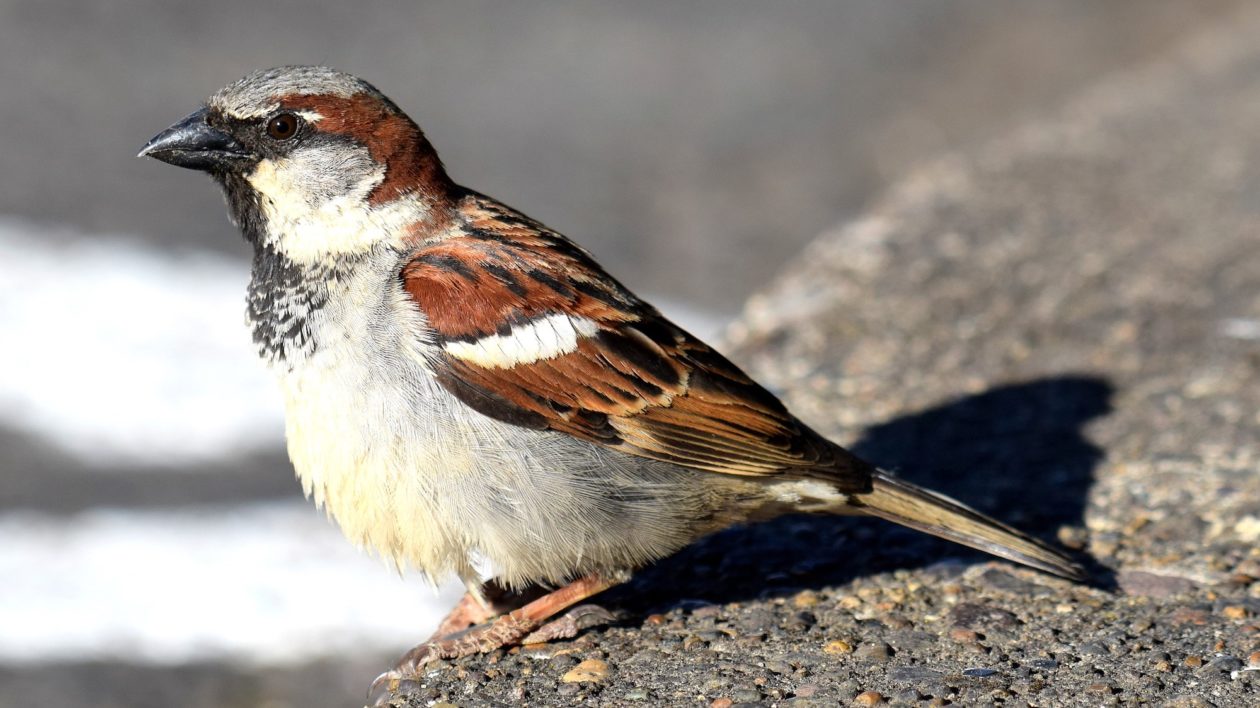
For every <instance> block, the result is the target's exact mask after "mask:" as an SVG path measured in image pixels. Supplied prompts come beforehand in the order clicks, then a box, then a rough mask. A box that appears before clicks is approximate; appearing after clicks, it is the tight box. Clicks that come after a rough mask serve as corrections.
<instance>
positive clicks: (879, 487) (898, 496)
mask: <svg viewBox="0 0 1260 708" xmlns="http://www.w3.org/2000/svg"><path fill="white" fill-rule="evenodd" d="M850 503H851V504H852V505H853V506H856V507H858V508H860V509H861V510H862V511H863V512H865V513H868V514H870V515H872V516H878V517H879V518H881V519H887V520H889V521H892V522H895V523H898V524H901V525H902V526H908V527H910V528H912V529H916V530H918V531H923V532H926V533H930V534H932V535H933V536H940V537H941V538H944V539H947V540H950V541H954V542H955V543H961V544H963V545H964V546H970V547H972V548H975V549H978V550H981V551H985V552H987V553H992V554H993V555H995V556H1000V557H1002V558H1006V559H1007V560H1012V561H1015V562H1016V563H1023V564H1024V565H1028V566H1032V567H1033V568H1037V569H1040V570H1044V571H1046V572H1047V573H1052V574H1054V575H1058V576H1060V577H1064V578H1068V579H1070V580H1085V579H1086V575H1085V571H1084V569H1082V568H1081V566H1079V565H1077V564H1076V563H1074V562H1073V561H1072V560H1071V559H1069V558H1068V557H1067V556H1066V555H1064V554H1063V552H1061V551H1059V550H1056V549H1054V548H1052V547H1050V546H1049V545H1047V544H1045V543H1042V542H1041V541H1039V540H1037V539H1035V538H1033V537H1032V536H1029V535H1028V534H1025V533H1023V532H1021V531H1017V530H1015V529H1013V528H1011V527H1010V526H1007V525H1006V524H1004V523H1002V522H1000V521H997V520H996V519H992V518H989V517H988V516H985V515H984V514H981V513H980V512H978V511H976V510H975V509H972V508H970V507H968V506H966V505H964V504H962V503H960V502H957V501H954V500H953V499H950V498H949V497H947V496H944V495H942V494H937V493H935V492H931V491H928V490H926V489H923V488H922V487H919V486H916V485H914V484H911V483H910V482H907V481H905V480H901V479H897V478H896V477H893V476H892V475H889V474H887V473H885V472H882V471H877V472H876V473H875V475H874V477H873V489H872V491H871V492H870V493H868V494H860V495H854V496H852V497H850Z"/></svg>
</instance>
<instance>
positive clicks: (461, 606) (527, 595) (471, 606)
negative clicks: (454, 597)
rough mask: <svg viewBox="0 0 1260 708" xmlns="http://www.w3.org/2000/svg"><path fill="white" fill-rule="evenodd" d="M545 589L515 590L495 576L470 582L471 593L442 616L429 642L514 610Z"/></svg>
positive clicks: (465, 595)
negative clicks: (507, 586) (473, 582)
mask: <svg viewBox="0 0 1260 708" xmlns="http://www.w3.org/2000/svg"><path fill="white" fill-rule="evenodd" d="M543 592H544V591H543V590H541V589H535V588H531V589H529V590H525V591H523V592H513V591H511V590H508V589H507V588H504V587H503V586H502V585H500V584H499V583H498V582H496V581H495V580H493V579H491V580H487V581H486V582H484V583H482V584H481V585H479V586H478V585H469V586H468V592H466V593H464V596H463V597H461V598H460V599H459V602H458V603H457V604H456V605H455V607H454V608H453V609H452V610H451V611H450V612H449V613H447V615H446V617H444V618H443V619H442V621H441V622H440V623H439V624H438V626H437V629H436V630H434V631H433V634H432V635H431V636H430V637H429V639H428V641H430V642H434V641H437V640H439V639H444V638H446V637H449V636H451V635H453V634H457V633H459V632H463V631H464V630H466V629H468V628H469V627H472V626H473V625H478V624H481V623H482V622H485V621H487V620H491V619H494V618H495V617H498V616H499V615H501V614H503V613H504V612H511V611H512V610H515V609H517V608H518V607H521V606H522V605H524V604H525V603H527V602H529V601H530V600H533V599H535V598H537V597H539V596H540V595H542V594H543Z"/></svg>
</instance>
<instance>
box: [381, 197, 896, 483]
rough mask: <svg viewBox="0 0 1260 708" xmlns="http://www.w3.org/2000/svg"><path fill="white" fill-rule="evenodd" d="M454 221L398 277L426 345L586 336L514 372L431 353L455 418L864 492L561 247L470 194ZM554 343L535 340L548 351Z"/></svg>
mask: <svg viewBox="0 0 1260 708" xmlns="http://www.w3.org/2000/svg"><path fill="white" fill-rule="evenodd" d="M463 219H464V221H463V222H462V223H463V227H462V230H461V231H460V232H458V233H457V234H456V235H454V236H453V237H451V238H447V239H445V240H442V241H439V242H437V243H434V244H430V245H427V246H425V247H422V248H420V249H418V250H417V252H416V253H415V254H414V256H413V258H412V260H411V261H410V263H409V264H408V265H407V266H406V267H405V268H404V269H403V272H402V277H403V284H404V287H405V288H406V290H407V292H408V293H409V294H410V295H411V296H412V298H413V299H414V300H415V301H416V303H417V304H418V305H419V306H420V308H421V310H422V311H423V312H424V313H425V315H426V317H427V318H428V320H429V324H430V326H431V327H432V328H433V330H434V331H435V333H436V335H437V337H438V340H439V341H438V344H439V345H442V344H444V343H449V342H474V343H475V342H477V341H479V340H481V341H500V342H501V341H502V340H485V339H483V338H487V337H491V336H493V335H499V336H500V337H510V336H512V335H513V333H522V332H524V333H531V334H534V335H536V334H537V333H536V331H534V330H529V329H528V328H529V327H531V326H542V325H540V324H539V323H543V322H546V323H548V324H547V326H555V325H554V323H556V322H559V324H560V325H562V326H565V327H567V326H568V324H569V323H580V324H581V325H582V331H583V332H586V333H588V334H589V336H587V335H585V334H584V335H582V336H579V337H577V338H576V341H574V339H572V338H570V339H568V340H566V341H567V343H568V344H571V345H572V346H570V347H567V348H565V349H563V351H560V350H554V351H553V350H547V351H546V352H541V350H540V355H539V356H538V358H537V359H536V360H530V361H525V362H524V363H521V362H520V361H519V359H520V357H521V355H520V352H514V353H513V357H514V358H512V359H507V358H505V359H504V361H503V362H495V361H486V360H483V359H477V360H473V358H472V357H470V356H468V355H467V354H466V352H467V351H468V349H469V348H468V347H467V346H464V347H457V346H450V347H446V348H444V349H443V353H442V354H441V355H440V356H438V357H437V358H436V359H435V361H434V367H435V369H436V371H437V380H438V381H439V383H441V384H442V385H443V386H444V387H445V388H446V389H447V390H448V391H450V392H451V393H452V394H453V395H455V396H456V397H457V398H459V399H460V400H461V401H463V402H464V403H466V404H467V405H468V406H469V407H471V408H473V409H474V410H477V411H479V412H481V413H483V414H485V415H488V416H490V417H493V418H496V419H498V420H502V421H505V422H508V423H511V424H514V425H523V426H527V427H531V428H540V429H551V430H555V431H559V432H563V433H566V434H568V435H572V436H574V437H576V438H580V439H582V440H586V441H589V442H591V443H594V444H598V445H606V446H609V447H614V448H616V449H618V450H622V451H624V452H628V453H630V454H634V455H638V456H641V457H644V458H649V459H654V460H661V461H665V462H670V463H673V464H677V465H681V466H684V467H689V468H692V469H698V470H705V471H710V472H719V473H723V474H734V475H772V474H782V473H790V474H794V475H802V476H811V477H821V478H825V479H827V480H828V481H830V482H832V483H833V484H835V485H836V486H837V488H838V489H840V490H842V491H851V492H862V491H867V490H869V489H870V484H871V482H870V473H871V471H872V468H870V467H869V466H868V465H866V464H865V463H863V462H861V461H860V460H858V459H857V458H856V457H853V456H852V455H850V454H848V453H847V452H845V451H844V450H843V449H841V448H839V447H838V446H836V445H834V444H832V443H831V442H829V441H827V440H826V439H824V438H822V437H821V436H819V435H818V434H817V433H815V432H814V431H812V430H810V429H809V428H808V427H807V426H806V425H804V424H803V423H801V422H800V421H799V420H797V419H796V418H795V417H793V416H792V415H791V414H790V413H788V411H787V410H786V409H785V408H784V407H783V404H782V403H781V402H780V401H779V400H778V399H777V398H776V397H775V396H774V395H773V394H771V393H770V392H768V391H766V390H765V389H764V388H762V387H761V386H759V385H758V384H756V383H755V382H754V381H752V380H751V379H749V378H748V377H747V376H746V375H745V374H744V373H743V372H742V371H740V370H739V368H738V367H736V366H735V365H734V364H732V363H731V362H729V361H728V360H727V359H726V358H725V357H723V356H722V355H721V354H719V353H717V352H716V351H714V350H713V349H711V348H710V347H709V346H708V345H706V344H704V343H703V342H701V341H700V340H698V339H696V338H695V337H693V336H691V335H690V334H688V333H687V332H685V331H683V330H682V329H681V328H679V327H677V326H675V325H674V324H672V323H671V322H669V321H668V320H666V319H665V318H664V317H663V316H661V315H660V314H659V313H658V312H656V310H654V309H653V308H651V307H650V306H648V305H647V304H645V303H643V302H642V301H640V300H639V299H638V298H636V297H635V296H634V295H633V294H631V293H630V292H629V291H628V290H626V289H625V288H624V287H622V286H621V285H620V284H619V283H617V281H615V280H614V279H612V278H611V277H610V276H608V275H607V274H605V273H604V272H603V270H602V269H600V267H599V266H598V265H597V264H596V263H595V262H594V261H593V260H592V259H591V258H590V256H589V255H587V254H586V252H585V251H582V250H581V249H580V248H578V247H576V246H574V245H573V244H572V243H570V242H569V241H567V240H566V239H564V237H562V236H560V235H559V234H556V233H554V232H551V231H549V230H547V229H546V228H545V227H543V226H541V225H540V224H537V223H536V222H532V221H530V220H529V219H527V218H526V217H523V216H521V215H519V214H516V213H515V212H511V211H510V210H507V209H506V207H502V206H501V205H498V204H496V203H493V202H491V201H489V200H487V199H485V198H484V197H479V196H478V195H472V196H470V198H469V199H468V200H467V201H466V202H465V204H464V211H463ZM557 313H560V314H561V315H563V316H560V317H557V316H556V315H557ZM565 317H568V318H570V319H567V320H566V319H565ZM547 318H554V319H547ZM592 325H593V326H592ZM558 337H559V335H556V336H555V337H553V336H550V335H549V336H548V337H547V339H548V342H549V343H550V345H552V346H553V349H554V345H555V342H556V341H558ZM541 338H542V337H537V336H535V339H541ZM533 341H534V340H533V339H528V341H526V342H524V344H522V346H526V345H530V344H532V343H533ZM540 346H541V345H540ZM544 354H545V355H544ZM505 357H506V354H505ZM526 358H528V357H526Z"/></svg>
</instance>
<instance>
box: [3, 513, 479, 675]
mask: <svg viewBox="0 0 1260 708" xmlns="http://www.w3.org/2000/svg"><path fill="white" fill-rule="evenodd" d="M0 578H3V579H4V582H0V663H4V664H10V663H18V664H21V663H37V662H44V661H57V660H83V659H115V660H123V661H130V662H142V663H172V664H173V663H180V662H185V661H192V660H227V661H235V662H256V663H261V664H290V663H297V662H301V661H305V660H309V659H312V658H317V657H321V656H330V655H336V654H350V653H357V654H366V653H368V652H372V651H381V652H385V653H399V654H401V653H402V652H403V651H406V650H407V649H408V648H410V647H412V646H414V645H416V644H418V643H419V642H420V641H422V640H423V639H425V638H426V637H428V635H429V632H431V631H432V630H433V628H434V627H435V626H436V625H437V622H438V620H439V619H440V618H441V617H442V615H444V614H445V613H446V612H447V611H448V610H449V609H450V608H451V607H453V606H454V604H455V602H456V600H457V599H458V597H459V595H460V593H461V592H462V587H460V586H459V585H458V583H451V584H448V585H444V586H443V588H442V590H441V592H440V594H438V595H435V594H434V593H433V591H432V590H431V588H430V587H429V585H428V583H426V582H424V581H423V580H422V579H421V577H420V576H418V575H408V576H407V578H406V581H404V580H403V579H400V578H399V576H398V574H397V573H396V572H393V571H391V570H390V569H388V568H387V567H386V566H385V564H384V563H383V562H381V561H379V560H375V559H372V558H369V557H368V556H366V555H365V554H363V553H362V552H360V551H358V550H357V549H355V548H354V547H352V546H351V545H350V544H349V543H348V542H347V541H346V540H345V538H343V537H342V536H341V533H340V532H339V531H337V529H336V528H335V527H334V526H333V525H332V523H331V522H329V521H328V520H326V519H325V518H324V517H323V516H322V514H320V513H319V512H317V511H315V510H314V509H313V508H311V507H310V506H309V505H307V504H305V503H300V502H293V503H284V504H267V505H253V506H247V507H231V508H224V509H201V510H196V511H188V510H184V511H163V512H134V511H128V512H122V511H113V510H110V511H106V510H98V511H92V512H87V513H83V514H80V515H78V516H75V517H71V518H70V519H66V518H64V517H51V516H44V515H37V514H31V513H20V512H19V513H10V514H5V515H3V516H0Z"/></svg>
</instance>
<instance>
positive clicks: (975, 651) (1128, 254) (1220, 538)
mask: <svg viewBox="0 0 1260 708" xmlns="http://www.w3.org/2000/svg"><path fill="white" fill-rule="evenodd" d="M1258 32H1260V12H1254V11H1253V12H1251V13H1249V14H1248V15H1246V16H1242V17H1240V18H1238V19H1237V20H1236V21H1235V22H1233V23H1231V24H1230V26H1227V27H1222V28H1219V29H1218V30H1215V31H1212V32H1208V33H1205V34H1203V35H1201V36H1199V37H1197V38H1196V39H1195V40H1193V41H1192V42H1190V43H1188V44H1187V45H1186V46H1184V47H1183V48H1181V49H1180V50H1178V51H1176V52H1173V53H1170V54H1169V55H1168V56H1167V57H1166V58H1165V59H1163V60H1161V61H1159V62H1157V63H1156V64H1154V65H1152V66H1150V67H1147V68H1145V69H1143V70H1141V71H1135V72H1133V73H1129V74H1126V75H1122V76H1117V77H1114V78H1112V79H1110V80H1108V81H1105V82H1103V83H1102V84H1100V85H1098V86H1096V87H1095V88H1094V89H1092V90H1090V91H1089V92H1088V93H1087V94H1086V95H1084V96H1082V97H1080V98H1079V99H1078V100H1075V101H1073V102H1071V103H1070V104H1069V105H1068V106H1067V107H1066V108H1064V109H1063V110H1062V111H1061V112H1059V113H1058V114H1057V116H1056V117H1054V118H1047V119H1044V120H1040V121H1036V122H1035V123H1034V124H1032V125H1029V126H1027V127H1026V128H1024V129H1021V130H1019V131H1017V132H1016V133H1014V134H1013V135H1012V136H1010V137H1007V138H1004V139H1000V140H997V141H995V142H991V143H990V144H988V145H986V146H984V147H983V148H981V149H978V150H975V151H970V152H967V153H965V154H959V155H955V156H952V157H948V158H944V159H942V160H939V161H937V162H935V163H933V164H931V165H929V166H926V167H924V168H923V169H921V170H919V171H917V172H916V173H915V174H914V175H913V176H911V177H910V178H908V179H907V180H905V181H904V182H902V183H901V184H900V185H898V186H897V187H896V188H894V189H893V190H891V192H890V193H889V194H888V195H887V196H886V197H885V198H883V199H881V200H880V201H879V202H878V203H876V204H875V205H873V206H872V208H871V209H870V210H869V211H867V212H866V214H865V215H864V216H862V217H861V218H859V219H857V220H854V221H850V222H848V223H846V224H845V225H843V226H841V227H839V228H837V229H836V230H834V231H833V232H831V233H828V234H826V235H825V236H823V237H822V238H821V239H819V240H818V241H816V242H815V243H814V244H812V245H811V246H810V247H809V248H808V249H807V250H806V251H805V253H804V254H803V255H802V256H800V257H799V258H797V259H796V260H795V262H794V263H793V264H792V265H791V266H789V268H788V269H787V270H786V271H785V273H784V274H783V275H782V276H781V277H780V278H778V279H777V280H776V281H775V282H774V283H773V284H772V285H771V286H770V287H768V288H767V289H765V290H764V291H762V292H761V293H760V294H758V295H757V296H756V297H754V298H753V300H752V301H751V302H750V304H749V305H748V308H747V310H746V311H745V313H744V316H743V318H742V320H741V321H740V324H739V325H738V326H737V327H736V328H735V329H734V331H733V333H732V340H733V341H734V343H735V344H736V345H737V350H736V352H737V354H736V355H737V358H738V359H739V360H740V361H742V362H743V363H745V364H747V365H748V366H749V368H750V370H751V371H753V372H755V373H756V375H758V376H759V377H761V378H762V379H764V380H766V381H768V382H769V383H771V384H773V385H774V386H775V387H777V388H778V389H779V390H780V391H782V392H783V394H784V395H785V396H786V398H787V400H788V401H789V402H790V404H791V406H792V407H793V408H794V409H795V410H796V411H798V412H799V413H800V414H801V415H802V416H803V417H804V418H806V419H807V420H808V421H809V422H811V423H812V424H814V425H816V426H817V427H818V428H819V429H820V430H823V431H826V432H828V433H831V434H833V435H835V436H837V438H838V439H842V440H845V441H847V442H849V443H850V444H852V445H853V446H854V447H855V448H856V449H857V450H859V451H861V452H862V453H863V454H865V455H866V456H867V457H869V458H870V459H872V460H873V461H876V462H878V463H880V464H881V465H883V466H886V467H890V468H893V469H897V470H900V471H901V472H902V473H903V474H904V475H905V476H906V477H908V478H910V479H913V480H916V481H919V482H923V483H925V484H928V485H931V486H933V487H935V488H939V489H942V490H946V491H948V492H949V493H951V494H955V495H957V496H959V497H960V498H962V499H964V500H966V501H968V502H970V503H972V504H974V505H975V506H977V507H979V508H981V509H984V510H986V511H988V512H990V513H992V514H994V515H996V516H998V517H1001V518H1003V519H1006V520H1008V521H1010V522H1012V523H1015V524H1018V525H1020V526H1022V527H1024V528H1027V529H1029V530H1031V531H1033V532H1035V533H1038V534H1040V535H1041V536H1043V537H1045V538H1048V539H1054V538H1058V539H1059V540H1060V541H1061V542H1063V543H1064V544H1066V545H1068V546H1069V547H1072V548H1074V549H1076V551H1077V553H1078V554H1079V557H1080V558H1081V559H1082V560H1084V561H1086V562H1088V563H1090V564H1091V566H1092V569H1093V576H1094V582H1093V583H1092V585H1072V584H1070V583H1067V582H1063V581H1059V580H1056V579H1053V578H1049V577H1046V576H1044V575H1040V574H1037V573H1035V572H1031V571H1025V570H1022V569H1018V568H1015V567H1012V566H1009V565H1006V564H1004V563H1000V562H994V561H991V560H989V559H986V558H985V557H983V556H981V555H979V554H975V553H971V552H969V551H966V550H963V549H959V548H957V547H954V546H950V545H948V544H945V543H943V542H937V541H935V540H932V539H928V538H925V537H923V536H921V535H918V534H914V533H911V532H903V531H900V530H897V529H894V528H892V527H890V526H888V525H884V524H882V523H880V522H877V521H865V520H860V519H842V520H830V519H807V518H794V519H785V520H781V521H779V522H776V523H772V524H767V525H762V526H758V527H754V528H750V529H746V530H737V531H732V532H729V533H724V534H721V535H719V536H717V537H714V538H712V539H710V540H709V541H707V542H705V543H702V544H700V545H699V546H697V547H694V548H691V549H688V550H686V551H684V552H683V553H681V554H679V555H678V556H677V557H675V558H672V559H669V560H667V561H665V562H663V563H662V564H660V565H659V566H657V567H656V568H653V569H650V570H648V571H646V572H645V573H643V574H642V575H641V576H640V578H639V579H638V580H637V582H636V583H635V584H634V585H633V586H632V587H629V588H626V589H623V590H620V591H618V592H616V593H614V594H612V595H610V596H609V597H607V598H606V600H607V604H608V605H609V606H611V607H614V608H617V609H618V610H619V611H620V613H621V618H622V619H621V622H620V623H619V624H618V625H617V626H614V627H612V628H607V629H602V630H593V631H590V632H588V633H587V634H585V635H584V636H582V637H580V638H579V639H577V640H576V641H573V642H567V643H557V644H555V645H550V646H547V647H543V648H534V649H527V650H524V651H518V652H511V653H507V654H502V653H498V654H494V655H491V656H489V657H476V658H469V659H464V660H460V661H456V662H452V663H441V664H437V665H434V666H432V667H431V668H430V669H429V671H428V672H427V673H426V674H425V675H424V676H423V677H421V679H420V681H418V682H416V683H415V684H411V685H406V686H404V690H403V691H402V693H401V694H400V695H399V696H397V700H396V701H395V705H396V706H422V705H427V704H428V702H429V701H446V702H450V703H455V704H458V705H491V704H509V703H516V702H521V701H524V702H526V703H528V704H531V705H626V704H631V703H635V702H638V703H642V704H645V705H711V706H715V707H720V706H730V705H732V704H736V705H785V706H786V705H836V704H840V705H848V704H850V703H855V704H858V705H872V704H875V703H877V702H879V701H888V702H891V703H893V704H898V705H945V704H957V705H967V706H974V705H1036V706H1074V705H1138V704H1143V705H1146V704H1150V705H1166V706H1207V705H1216V706H1250V705H1256V704H1257V702H1258V701H1260V546H1258V545H1257V541H1258V540H1260V471H1258V466H1260V414H1257V411H1258V410H1260V219H1258V218H1257V217H1260V130H1257V128H1258V127H1260V49H1257V45H1256V44H1255V42H1254V41H1253V40H1254V37H1255V36H1257V33H1258ZM579 662H586V663H581V664H580V663H579ZM579 667H583V670H580V671H579V670H578V669H579ZM583 679H585V680H583ZM876 694H878V695H876Z"/></svg>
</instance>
